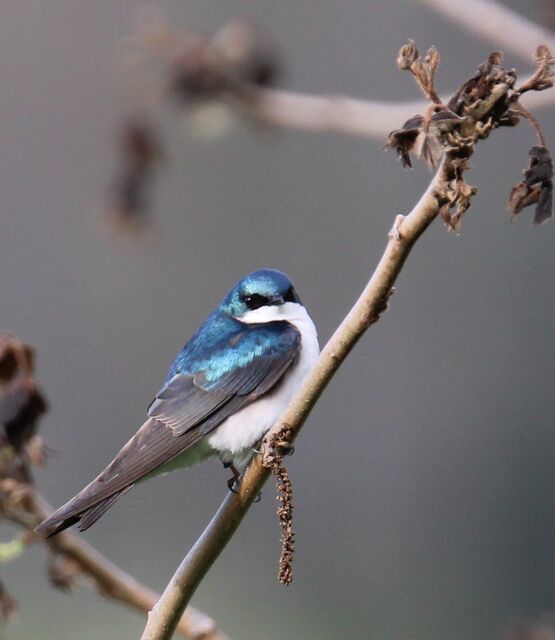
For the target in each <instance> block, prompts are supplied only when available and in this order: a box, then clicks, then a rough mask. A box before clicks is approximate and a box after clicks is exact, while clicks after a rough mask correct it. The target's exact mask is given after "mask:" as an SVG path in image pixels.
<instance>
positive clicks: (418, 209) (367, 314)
mask: <svg viewBox="0 0 555 640" xmlns="http://www.w3.org/2000/svg"><path fill="white" fill-rule="evenodd" d="M451 162H452V159H451V156H450V154H449V153H448V154H446V156H445V158H444V160H443V161H442V163H441V165H440V168H439V169H438V171H437V173H436V175H435V177H434V178H433V180H432V182H431V183H430V186H429V187H428V189H427V190H426V192H425V193H424V195H423V196H422V197H421V198H420V201H419V202H418V204H417V205H416V206H415V207H414V209H413V210H412V211H411V212H410V213H409V214H408V215H407V216H406V217H403V216H398V217H397V219H396V220H395V224H394V228H393V230H392V232H391V233H390V236H389V242H388V244H387V246H386V249H385V252H384V254H383V256H382V258H381V260H380V262H379V264H378V266H377V268H376V270H375V271H374V274H373V275H372V277H371V279H370V281H369V282H368V284H367V285H366V288H365V289H364V291H363V292H362V294H361V296H360V297H359V299H358V300H357V302H356V303H355V305H354V306H353V307H352V309H351V310H350V312H349V313H348V315H347V316H346V317H345V319H344V320H343V322H342V323H341V324H340V326H339V327H338V329H337V330H336V331H335V333H334V334H333V336H332V337H331V338H330V340H329V342H328V343H327V345H326V346H325V348H324V349H323V351H322V353H321V354H320V357H319V358H318V360H317V362H316V364H315V366H314V368H313V369H312V371H311V372H310V373H309V374H308V376H307V377H306V378H305V380H304V382H303V384H302V385H301V387H300V389H299V390H298V392H297V393H296V394H295V396H294V398H293V400H292V401H291V403H290V404H289V406H288V408H287V409H286V411H285V413H284V414H283V415H282V416H281V418H280V420H279V421H278V422H277V423H276V425H275V426H274V427H273V428H272V429H271V430H270V431H269V433H268V434H267V436H266V440H267V439H270V438H272V436H273V435H274V434H275V433H279V431H280V430H281V429H282V427H283V425H287V427H288V428H289V429H290V433H291V439H292V440H293V439H294V438H295V437H296V435H297V434H298V433H299V431H300V429H301V427H302V425H303V423H304V422H305V420H306V418H307V417H308V415H309V413H310V411H311V410H312V408H313V407H314V405H315V404H316V401H317V400H318V398H319V397H320V395H321V394H322V392H323V391H324V389H325V388H326V386H327V384H328V382H329V381H330V380H331V378H332V377H333V375H334V374H335V372H336V371H337V369H338V368H339V366H340V365H341V363H342V362H343V361H344V360H345V358H346V357H347V355H348V354H349V352H350V351H351V349H352V348H353V347H354V346H355V344H356V343H357V342H358V340H359V339H360V338H361V336H362V335H363V333H364V332H365V331H366V329H368V327H369V326H370V325H371V324H373V323H374V322H376V321H377V320H378V318H379V316H380V314H381V313H382V312H383V311H384V309H385V308H386V306H387V301H388V299H389V296H390V294H391V291H392V288H393V284H394V283H395V280H396V279H397V276H398V275H399V273H400V271H401V269H402V267H403V264H404V262H405V260H406V259H407V257H408V255H409V253H410V250H411V249H412V247H413V245H414V243H415V242H416V240H417V239H418V238H419V236H420V235H421V234H422V233H423V232H424V231H425V229H426V228H427V227H428V226H429V225H430V224H431V222H432V221H433V220H434V219H435V218H436V217H437V216H438V214H439V211H440V208H441V206H442V204H443V198H442V197H440V196H439V195H438V194H439V193H443V192H444V190H445V186H446V183H447V181H448V175H449V173H450V172H451V170H452V166H451ZM269 474H270V470H269V469H268V468H265V467H264V466H263V464H262V459H261V456H257V457H255V458H254V459H253V461H252V462H251V464H250V465H249V467H248V468H247V469H246V471H245V474H244V477H243V480H242V482H241V484H240V487H239V489H238V493H237V494H235V493H230V494H229V495H228V496H227V497H226V499H225V500H224V501H223V503H222V504H221V506H220V508H219V509H218V511H217V513H216V514H215V516H214V517H213V518H212V520H211V522H210V523H209V525H208V526H207V528H206V529H205V530H204V532H203V533H202V535H201V536H200V538H199V539H198V540H197V542H196V543H195V545H194V546H193V548H192V549H191V550H190V551H189V553H188V554H187V556H186V557H185V558H184V560H183V561H182V563H181V564H180V566H179V567H178V569H177V571H176V572H175V574H174V576H173V578H172V579H171V580H170V582H169V584H168V586H167V587H166V589H165V590H164V593H163V595H162V598H161V599H160V601H159V602H158V604H157V605H156V606H155V607H154V609H153V610H152V611H151V613H150V615H149V617H148V622H147V625H146V627H145V630H144V633H143V635H142V640H169V639H170V638H171V637H172V634H173V632H174V630H175V628H176V624H177V621H178V620H179V618H180V616H181V613H182V612H183V611H184V609H185V607H186V606H187V603H188V602H189V600H190V599H191V597H192V595H193V593H194V592H195V589H196V588H197V586H198V585H199V583H200V582H201V580H202V579H203V577H204V575H205V574H206V572H207V571H208V570H209V568H210V567H211V566H212V564H213V563H214V561H215V560H216V558H217V557H218V556H219V555H220V553H221V552H222V551H223V549H224V547H225V546H226V544H227V542H228V541H229V539H230V538H231V536H232V535H233V533H234V532H235V531H236V530H237V528H238V527H239V525H240V523H241V521H242V519H243V517H244V516H245V514H246V513H247V511H248V509H249V507H250V505H251V504H252V502H253V500H254V499H255V498H256V496H257V495H258V493H259V491H260V490H261V488H262V486H263V484H264V483H265V482H266V480H267V479H268V476H269Z"/></svg>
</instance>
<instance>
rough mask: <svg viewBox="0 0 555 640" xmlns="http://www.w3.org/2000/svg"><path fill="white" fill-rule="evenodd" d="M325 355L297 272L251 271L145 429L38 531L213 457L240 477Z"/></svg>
mask: <svg viewBox="0 0 555 640" xmlns="http://www.w3.org/2000/svg"><path fill="white" fill-rule="evenodd" d="M318 353H319V346H318V337H317V334H316V328H315V326H314V323H313V322H312V320H311V318H310V316H309V315H308V313H307V312H306V309H305V308H304V306H303V305H302V303H301V301H300V299H299V297H298V295H297V292H296V291H295V288H294V287H293V284H292V283H291V280H290V279H289V277H288V276H287V275H285V274H284V273H282V272H281V271H277V270H274V269H261V270H259V271H255V272H253V273H250V274H249V275H247V276H245V277H244V278H243V279H242V280H239V282H238V283H237V284H236V285H235V286H234V287H233V288H232V289H231V291H230V292H229V293H228V294H227V295H226V296H225V298H224V299H223V300H222V302H221V303H220V305H219V306H218V307H217V308H216V309H215V310H214V311H213V312H212V313H211V314H210V315H209V316H208V318H207V319H206V320H205V322H204V323H203V324H202V325H201V326H200V328H199V329H198V331H197V332H196V333H195V334H194V336H193V337H192V338H191V340H189V342H188V343H187V344H186V345H185V346H184V347H183V349H182V350H181V351H180V352H179V353H178V354H177V357H176V359H175V360H174V362H173V364H172V366H171V367H170V370H169V373H168V376H167V378H166V381H165V383H164V386H163V387H162V389H161V390H160V391H159V393H158V395H157V396H156V397H155V398H154V400H153V402H152V403H151V404H150V406H149V408H148V410H147V415H148V418H147V420H146V422H145V423H144V424H143V426H142V427H141V428H140V429H139V430H138V431H137V433H136V434H135V435H134V436H133V437H132V438H131V440H129V442H128V443H127V444H126V445H125V446H124V447H123V448H122V449H121V451H120V452H119V453H118V454H117V455H116V457H115V458H114V460H113V461H112V462H111V463H110V464H109V465H108V466H107V467H106V469H104V471H102V473H100V475H98V476H97V477H96V478H95V479H94V480H93V481H92V482H91V483H90V484H88V485H87V486H86V487H85V488H84V489H83V490H82V491H80V492H79V493H78V494H77V495H76V496H75V497H73V498H72V499H71V500H70V501H69V502H67V503H66V504H65V505H63V506H62V507H60V508H59V509H58V510H57V511H55V512H54V513H53V514H52V515H51V516H50V517H49V518H47V519H46V520H44V521H43V522H42V523H41V524H40V525H39V526H38V527H37V531H38V532H40V533H43V534H46V535H48V536H51V535H54V534H56V533H58V532H60V531H63V530H64V529H66V528H67V527H70V526H71V525H73V524H75V523H79V527H78V528H79V529H80V530H81V531H84V530H85V529H88V528H89V527H90V526H91V525H93V524H94V523H95V522H96V521H97V520H98V519H99V518H100V517H101V516H102V515H103V514H104V513H105V512H106V511H107V510H108V509H109V508H110V507H111V506H112V505H113V504H114V503H115V502H116V500H117V499H118V498H119V497H120V496H121V495H122V494H124V493H125V492H126V491H129V489H131V487H132V486H133V485H134V484H135V483H136V482H139V481H140V480H142V479H144V478H146V477H151V476H154V475H158V474H161V473H167V472H169V471H173V470H175V469H179V468H187V467H190V466H192V465H193V464H196V463H197V462H200V461H201V460H204V459H206V458H209V457H211V456H215V455H219V456H220V458H221V460H222V461H223V463H224V466H226V467H231V468H232V470H233V474H234V478H237V477H238V475H239V471H238V469H237V468H238V467H239V468H241V467H242V466H243V465H245V464H246V463H247V462H248V460H249V459H250V457H251V456H252V453H253V447H255V446H256V445H257V443H258V442H259V441H260V440H261V438H262V437H263V436H264V434H265V433H266V432H267V431H268V429H270V428H271V427H272V426H273V424H274V423H275V422H276V420H277V419H278V418H279V416H280V414H281V413H282V412H283V410H284V409H285V407H286V406H287V404H288V403H289V400H290V399H291V397H292V395H293V393H294V392H295V390H296V389H297V388H298V387H299V385H300V383H301V381H302V380H303V378H304V377H305V375H306V374H307V373H308V371H309V370H310V368H311V367H312V365H313V363H314V362H315V360H316V358H317V357H318ZM234 478H232V480H233V479H234Z"/></svg>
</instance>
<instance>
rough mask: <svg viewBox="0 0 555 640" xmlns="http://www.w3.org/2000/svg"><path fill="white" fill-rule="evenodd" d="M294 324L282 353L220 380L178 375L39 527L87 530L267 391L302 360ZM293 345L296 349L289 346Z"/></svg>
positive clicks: (262, 358)
mask: <svg viewBox="0 0 555 640" xmlns="http://www.w3.org/2000/svg"><path fill="white" fill-rule="evenodd" d="M284 324H288V323H284ZM289 327H290V329H288V331H287V345H288V347H289V348H287V349H285V348H284V349H282V350H281V352H279V353H276V352H275V351H276V350H275V349H273V350H272V352H271V353H268V354H263V355H261V356H258V357H256V358H254V359H252V360H251V361H250V362H249V363H248V364H245V366H244V367H239V368H235V369H234V370H233V371H232V370H229V371H223V372H222V374H221V375H220V376H219V377H218V378H217V379H215V378H214V377H210V378H209V377H208V375H207V372H205V371H198V372H196V373H195V374H194V375H187V374H178V375H176V376H174V377H173V378H172V379H171V380H170V381H169V382H168V384H167V385H166V386H165V387H164V388H163V389H162V390H161V392H160V393H159V394H158V395H157V396H156V398H155V400H154V401H153V403H152V404H151V405H150V407H149V410H148V414H149V419H148V420H147V421H146V422H145V423H144V424H143V426H142V427H141V428H140V429H139V431H137V433H136V434H135V435H134V436H133V437H132V438H131V439H130V440H129V442H127V444H126V445H125V446H124V447H123V448H122V449H121V451H120V452H119V453H118V454H117V456H116V457H115V458H114V460H113V461H112V462H111V463H110V464H109V465H108V466H107V467H106V469H104V471H102V473H100V474H99V475H98V476H97V477H96V478H95V479H94V480H93V481H92V482H91V483H90V484H88V485H87V486H86V487H85V488H84V489H83V490H82V491H80V492H79V493H78V494H77V495H76V496H75V497H74V498H72V499H71V500H70V501H69V502H67V503H66V504H65V505H63V506H62V507H60V508H59V509H58V510H56V511H55V512H54V513H53V514H52V515H51V516H50V517H49V518H47V519H46V520H45V521H43V522H42V523H41V524H40V525H39V526H38V527H37V531H38V532H39V533H45V534H47V535H54V534H55V533H58V532H60V531H62V530H63V529H65V528H67V527H69V526H71V525H72V524H75V523H76V522H80V526H79V528H80V529H81V530H85V529H87V528H88V527H90V526H91V525H92V524H94V522H96V520H98V518H100V516H102V515H103V514H104V513H105V511H107V509H108V508H110V507H111V506H112V504H114V502H115V501H116V500H117V498H119V497H120V495H122V494H123V493H124V492H125V491H126V490H128V489H129V488H130V487H131V486H132V485H133V484H134V483H135V482H137V481H138V480H140V479H141V478H143V477H144V476H146V475H148V474H150V473H151V472H153V471H154V470H155V469H157V468H158V467H159V466H161V465H162V464H164V463H166V462H168V461H170V460H171V459H172V458H174V457H176V456H178V455H179V454H181V453H183V452H184V451H185V450H186V449H188V448H189V447H192V446H193V445H194V444H196V443H197V442H198V441H199V440H200V439H201V438H202V437H203V436H205V435H206V434H207V433H209V432H210V431H212V430H213V429H215V428H216V427H217V426H218V425H219V424H221V423H222V422H223V421H224V420H225V419H226V418H228V417H229V416H231V415H233V414H234V413H236V412H237V411H239V410H240V409H241V408H243V407H244V406H246V405H247V404H250V403H251V402H253V401H254V400H255V399H256V398H258V397H260V396H261V395H263V394H264V393H267V392H268V391H269V390H270V389H271V388H272V387H274V386H275V385H276V384H277V383H278V382H279V380H280V379H281V378H282V377H283V374H284V373H285V371H286V370H287V369H288V368H289V367H290V366H291V365H292V364H293V363H294V362H295V361H296V360H297V357H298V354H299V351H300V346H301V345H300V334H299V333H298V331H297V330H296V329H295V328H294V327H293V326H292V325H289ZM291 332H294V334H293V333H291ZM293 338H294V339H293ZM291 345H293V347H294V348H290V347H291Z"/></svg>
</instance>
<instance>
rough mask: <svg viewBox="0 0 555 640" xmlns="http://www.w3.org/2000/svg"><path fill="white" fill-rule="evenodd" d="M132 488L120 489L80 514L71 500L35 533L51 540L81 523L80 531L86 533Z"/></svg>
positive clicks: (40, 525) (44, 521) (42, 523)
mask: <svg viewBox="0 0 555 640" xmlns="http://www.w3.org/2000/svg"><path fill="white" fill-rule="evenodd" d="M132 486H133V485H129V486H128V487H125V488H124V489H120V491H117V492H116V493H114V494H112V495H111V496H108V497H107V498H104V499H103V500H100V501H99V502H97V503H96V504H94V505H93V506H92V507H89V508H87V509H84V510H83V511H80V512H79V511H78V510H77V509H78V507H73V505H72V503H73V500H71V501H70V502H69V503H68V504H67V505H64V506H63V507H61V508H60V509H58V510H57V511H55V512H54V513H53V514H52V515H51V516H49V517H48V518H46V520H43V522H41V523H40V524H39V526H38V527H37V528H36V529H35V532H36V533H38V534H40V535H46V537H47V538H50V537H51V536H54V535H56V534H57V533H60V532H61V531H64V529H67V528H68V527H71V526H72V525H74V524H76V523H79V526H78V529H79V530H80V531H86V530H87V529H88V528H89V527H92V525H93V524H94V523H95V522H96V521H97V520H98V519H99V518H100V517H101V516H103V515H104V514H105V513H106V511H108V509H109V508H110V507H111V506H112V505H113V504H114V503H115V502H116V500H117V499H118V498H119V497H120V496H121V495H123V494H124V493H127V491H129V489H131V487H132ZM72 507H73V508H72Z"/></svg>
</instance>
